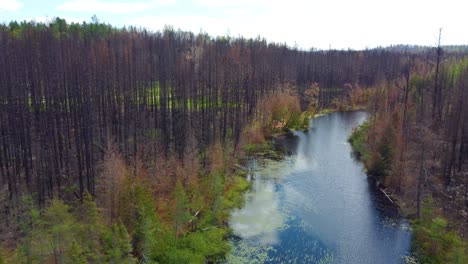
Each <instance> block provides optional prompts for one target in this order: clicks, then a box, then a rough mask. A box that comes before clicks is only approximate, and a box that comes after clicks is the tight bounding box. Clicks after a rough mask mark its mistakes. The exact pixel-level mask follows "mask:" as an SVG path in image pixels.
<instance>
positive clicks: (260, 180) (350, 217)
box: [228, 111, 411, 263]
mask: <svg viewBox="0 0 468 264" xmlns="http://www.w3.org/2000/svg"><path fill="white" fill-rule="evenodd" d="M366 116H367V114H366V113H364V112H359V111H356V112H346V113H332V114H330V115H326V116H321V117H318V118H316V119H313V120H312V123H313V127H312V128H311V129H309V130H307V131H294V132H293V136H281V137H279V138H280V142H278V143H280V144H281V145H282V147H283V149H284V150H285V156H284V159H282V160H278V161H267V162H256V161H255V160H253V161H252V163H251V166H252V168H253V169H252V173H251V175H252V182H253V185H252V187H251V189H249V191H248V192H247V194H246V195H247V197H248V199H247V202H246V204H245V205H244V206H243V207H242V208H241V209H239V210H235V211H234V212H233V217H232V218H231V220H230V223H231V226H232V227H233V229H234V234H236V235H237V236H236V239H234V240H233V245H234V250H233V251H231V253H230V254H229V258H228V260H230V261H231V260H232V262H228V263H283V262H287V261H288V260H291V259H292V260H296V261H297V262H301V261H302V262H308V263H309V262H310V263H330V262H333V263H375V261H378V262H379V263H395V260H400V259H401V258H402V256H404V255H405V254H406V252H407V251H408V250H409V249H410V237H411V235H410V233H409V231H408V229H407V222H406V221H405V220H404V219H400V218H398V217H397V218H395V219H393V218H392V219H389V218H388V217H387V216H386V215H384V214H382V213H381V212H382V210H386V208H385V206H386V204H385V202H386V201H385V200H383V199H380V197H379V196H377V195H376V194H377V193H376V192H374V190H373V188H369V187H370V186H369V182H368V181H367V179H366V177H365V175H364V174H363V173H362V165H361V163H358V162H356V161H355V160H354V159H353V158H352V157H350V155H349V153H350V151H351V149H350V146H349V144H343V143H344V142H345V141H346V139H347V137H348V136H349V133H350V132H351V130H352V128H353V127H355V126H357V125H358V124H360V123H361V122H362V121H364V120H365V118H366ZM384 199H385V198H384ZM259 208H261V210H260V209H259ZM382 237H385V238H386V239H381V238H382ZM259 259H261V261H259ZM239 260H241V261H239ZM236 261H237V262H236Z"/></svg>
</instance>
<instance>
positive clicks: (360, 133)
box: [349, 121, 468, 263]
mask: <svg viewBox="0 0 468 264" xmlns="http://www.w3.org/2000/svg"><path fill="white" fill-rule="evenodd" d="M370 138H371V137H370V123H369V121H367V122H365V123H364V124H362V125H361V126H359V127H357V128H356V129H354V130H353V133H352V134H351V136H350V137H349V142H350V143H351V146H352V148H353V151H354V153H355V155H356V157H357V158H358V159H360V160H361V161H362V162H363V163H364V165H365V169H366V173H367V175H368V176H369V177H372V178H374V179H376V181H377V185H378V187H379V189H380V190H382V192H384V193H385V195H386V196H387V197H392V198H389V199H391V200H392V202H394V203H395V205H396V206H398V208H399V210H400V213H402V214H403V215H404V216H405V217H408V218H409V219H410V223H411V225H412V228H413V233H414V236H413V242H412V251H413V257H411V258H407V259H406V261H407V263H419V262H423V263H466V262H465V261H467V260H468V255H467V252H466V247H467V243H466V241H465V240H464V239H463V238H462V237H460V236H459V235H458V234H457V233H456V232H455V231H453V230H449V229H448V228H449V225H448V222H447V219H445V218H444V217H442V216H440V215H439V214H438V213H437V209H436V208H435V207H434V203H433V200H432V198H431V196H430V195H429V196H428V197H427V198H426V199H425V200H424V201H423V206H422V212H421V217H419V218H418V217H417V215H416V214H415V212H416V209H417V208H414V207H412V206H411V202H410V201H405V197H404V196H400V195H397V194H392V193H390V192H389V191H384V190H383V189H384V188H385V185H384V184H383V183H384V182H386V177H388V176H390V175H391V173H392V160H393V159H394V154H393V153H392V151H391V150H390V148H389V146H388V145H386V144H385V143H384V144H382V146H380V147H379V148H377V152H375V150H374V151H373V150H372V149H371V148H370V146H369V144H372V143H373V142H372V141H370V140H369V139H370Z"/></svg>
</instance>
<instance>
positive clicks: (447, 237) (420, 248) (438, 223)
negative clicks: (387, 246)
mask: <svg viewBox="0 0 468 264" xmlns="http://www.w3.org/2000/svg"><path fill="white" fill-rule="evenodd" d="M413 227H414V239H413V250H414V252H415V254H416V256H418V258H419V259H420V260H421V262H422V263H429V264H433V263H434V264H435V263H453V264H455V263H457V264H458V263H459V264H462V263H468V245H467V243H466V242H465V241H463V239H462V238H461V237H460V236H459V235H458V234H457V233H456V232H455V231H453V230H449V228H448V225H447V220H446V219H444V218H443V217H440V216H437V215H436V214H434V210H433V204H432V199H431V198H428V199H427V200H426V201H425V202H424V206H423V210H422V217H421V219H418V220H416V221H414V222H413Z"/></svg>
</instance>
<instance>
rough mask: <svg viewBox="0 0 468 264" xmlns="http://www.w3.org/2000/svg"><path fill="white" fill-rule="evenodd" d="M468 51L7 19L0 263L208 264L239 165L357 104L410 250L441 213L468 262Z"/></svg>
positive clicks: (1, 53)
mask: <svg viewBox="0 0 468 264" xmlns="http://www.w3.org/2000/svg"><path fill="white" fill-rule="evenodd" d="M466 55H467V53H466V48H465V49H464V48H463V47H451V48H448V49H447V50H446V49H444V47H443V46H441V45H439V46H438V47H436V48H430V47H410V46H398V47H390V48H375V49H368V50H309V51H306V50H301V49H298V48H293V47H289V46H287V45H286V44H281V43H270V42H267V40H265V39H261V38H256V39H246V38H242V37H237V38H233V37H211V36H209V35H207V34H202V33H200V34H194V33H191V32H184V31H180V30H174V29H172V28H170V27H166V28H165V29H164V30H162V31H158V32H151V31H147V30H145V29H139V28H133V27H129V28H116V27H113V26H111V25H107V24H104V23H100V22H98V21H94V22H92V23H81V24H77V23H67V22H66V21H65V20H64V19H60V18H57V19H55V20H53V21H51V22H50V23H47V24H44V23H35V22H10V23H9V24H2V25H0V109H1V111H0V124H1V127H0V188H1V192H0V225H1V226H2V228H1V229H0V238H1V239H0V243H1V244H0V245H1V246H0V248H2V250H1V251H0V263H204V262H210V263H214V262H217V261H219V260H221V259H222V258H223V256H224V255H225V254H226V252H227V251H228V250H229V249H228V246H227V244H226V243H225V238H226V237H227V236H228V235H229V228H227V217H228V215H229V210H231V209H232V208H235V207H239V206H240V205H241V204H242V202H243V201H242V192H243V191H245V190H246V189H247V188H249V186H248V183H247V182H246V180H245V177H244V174H245V172H243V171H242V170H239V167H240V168H242V162H243V160H245V159H246V157H247V156H248V155H250V154H252V153H255V152H257V153H258V152H259V151H260V152H261V151H264V152H265V151H266V150H264V149H265V148H268V144H270V143H269V141H268V139H269V138H271V137H272V135H274V134H278V133H283V132H284V131H286V130H288V129H298V128H304V127H308V125H309V123H308V120H309V117H312V116H313V115H314V114H316V113H319V112H320V111H324V110H331V111H337V110H338V111H341V110H352V109H356V108H362V107H365V108H366V109H367V111H368V112H370V113H371V114H372V117H371V118H370V119H369V122H368V123H367V125H366V126H363V127H361V128H360V129H358V130H356V131H358V134H359V135H357V136H354V137H352V139H351V140H352V141H354V142H352V143H353V145H354V146H355V148H357V149H358V152H359V153H360V154H361V158H362V160H363V161H364V163H365V164H366V167H367V168H368V173H369V174H370V175H371V176H373V177H376V178H378V179H379V181H380V182H381V184H382V186H384V187H385V188H386V190H387V191H388V192H389V193H391V194H392V195H394V196H395V197H396V199H397V200H399V201H401V204H402V207H404V208H406V210H407V211H408V214H410V215H414V219H420V220H416V221H419V222H418V223H419V224H418V223H416V224H415V226H416V227H415V228H416V230H418V228H420V229H424V230H423V231H421V232H416V235H415V237H416V240H418V239H419V240H421V241H430V240H431V239H432V235H433V234H432V233H430V230H429V231H427V230H428V228H426V226H425V224H427V223H425V222H424V221H422V220H421V219H424V216H425V215H426V216H427V215H428V214H424V212H425V211H424V210H426V211H427V210H429V209H427V207H428V205H427V204H428V203H429V200H433V202H431V204H433V207H434V209H433V210H434V211H438V212H437V213H438V215H440V217H443V218H437V221H438V222H436V223H439V224H440V223H441V221H442V222H443V223H442V227H441V228H440V229H442V230H446V231H447V232H449V231H450V232H451V233H450V235H451V238H450V239H452V237H456V239H452V240H450V241H455V242H453V243H454V244H456V243H458V244H457V245H455V246H454V248H456V250H458V251H457V252H455V253H453V254H455V255H456V256H458V257H460V258H462V257H465V259H466V254H467V253H466V243H465V242H463V240H462V239H460V238H459V237H458V236H457V235H456V234H459V235H460V236H466V235H468V233H467V232H468V229H467V222H468V215H467V211H468V210H467V207H468V184H467V181H468V176H467V174H468V168H467V164H466V163H467V159H466V158H467V156H468V146H467V144H468V105H467V104H465V103H464V102H465V101H467V98H466V97H467V96H468V92H467V88H468V87H467V85H468V60H467V59H466ZM354 135H356V133H355V134H354ZM262 149H263V150H262ZM267 152H268V151H267ZM430 197H432V198H431V199H430ZM425 208H426V209H425ZM431 210H432V209H431ZM413 211H414V212H413ZM429 215H432V214H429ZM433 220H434V219H429V220H427V221H429V222H430V221H433ZM439 220H440V221H439ZM431 223H432V222H431ZM447 223H448V224H447ZM444 224H445V225H444ZM428 225H429V224H428ZM438 227H440V225H439V226H438ZM442 232H445V231H442ZM452 233H453V236H452ZM444 243H445V242H444ZM447 243H448V242H447ZM447 243H445V244H444V245H448V244H447ZM451 243H452V242H451ZM464 243H465V244H464ZM420 245H422V246H420V247H421V249H418V250H419V251H418V252H421V253H422V254H426V255H431V254H432V255H434V254H435V255H437V254H439V251H441V250H442V251H443V250H444V247H445V246H444V247H441V248H442V249H441V248H437V247H436V248H433V247H432V244H430V243H429V244H428V243H420ZM427 245H429V246H427ZM460 247H461V249H460ZM446 248H451V245H448V246H446ZM441 254H442V253H441ZM457 254H458V255H457ZM463 254H464V255H463ZM439 255H440V254H439ZM450 257H453V256H450ZM430 263H444V262H443V260H440V261H439V262H437V261H434V262H430ZM446 263H448V262H446ZM453 263H463V260H462V262H453Z"/></svg>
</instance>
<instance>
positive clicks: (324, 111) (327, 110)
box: [314, 108, 336, 117]
mask: <svg viewBox="0 0 468 264" xmlns="http://www.w3.org/2000/svg"><path fill="white" fill-rule="evenodd" d="M334 112H336V110H335V109H332V108H322V109H320V110H319V111H318V113H316V114H315V115H314V117H319V116H323V115H327V114H331V113H334Z"/></svg>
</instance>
